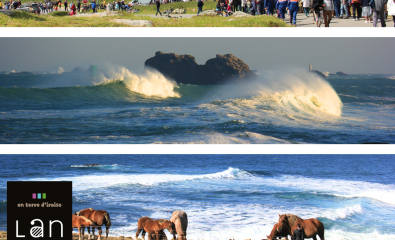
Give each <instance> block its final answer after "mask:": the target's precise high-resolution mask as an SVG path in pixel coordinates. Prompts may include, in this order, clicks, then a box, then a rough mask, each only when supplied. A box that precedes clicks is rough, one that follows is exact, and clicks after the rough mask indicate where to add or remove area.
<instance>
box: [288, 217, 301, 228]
mask: <svg viewBox="0 0 395 240" xmlns="http://www.w3.org/2000/svg"><path fill="white" fill-rule="evenodd" d="M285 217H286V218H287V219H288V222H289V223H290V226H295V225H296V224H298V221H299V219H301V218H300V217H298V216H297V215H293V214H285Z"/></svg>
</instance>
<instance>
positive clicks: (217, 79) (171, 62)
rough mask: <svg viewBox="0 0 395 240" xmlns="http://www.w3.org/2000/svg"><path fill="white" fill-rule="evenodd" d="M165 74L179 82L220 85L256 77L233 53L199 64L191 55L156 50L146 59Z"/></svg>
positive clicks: (147, 63) (242, 81) (147, 64)
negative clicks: (153, 54)
mask: <svg viewBox="0 0 395 240" xmlns="http://www.w3.org/2000/svg"><path fill="white" fill-rule="evenodd" d="M145 66H146V67H151V68H154V69H156V70H158V71H159V72H161V73H162V74H163V75H164V76H166V77H169V78H171V79H174V80H175V81H176V82H177V83H183V84H194V85H220V84H224V83H244V82H247V81H248V79H250V78H253V77H256V74H255V73H253V72H252V71H251V70H250V68H249V67H248V65H247V64H245V63H244V62H243V61H242V60H241V59H238V58H237V57H235V56H233V55H232V54H225V55H219V54H217V56H216V58H212V59H209V60H207V61H206V63H205V64H204V65H199V64H197V63H196V61H195V57H194V56H191V55H187V54H185V55H177V54H175V53H162V52H156V53H155V56H154V57H152V58H149V59H147V60H146V61H145Z"/></svg>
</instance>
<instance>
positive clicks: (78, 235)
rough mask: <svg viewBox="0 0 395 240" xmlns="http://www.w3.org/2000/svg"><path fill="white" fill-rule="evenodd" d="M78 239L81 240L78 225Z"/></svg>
mask: <svg viewBox="0 0 395 240" xmlns="http://www.w3.org/2000/svg"><path fill="white" fill-rule="evenodd" d="M78 240H81V227H78Z"/></svg>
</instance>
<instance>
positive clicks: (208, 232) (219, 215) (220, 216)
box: [113, 203, 394, 240]
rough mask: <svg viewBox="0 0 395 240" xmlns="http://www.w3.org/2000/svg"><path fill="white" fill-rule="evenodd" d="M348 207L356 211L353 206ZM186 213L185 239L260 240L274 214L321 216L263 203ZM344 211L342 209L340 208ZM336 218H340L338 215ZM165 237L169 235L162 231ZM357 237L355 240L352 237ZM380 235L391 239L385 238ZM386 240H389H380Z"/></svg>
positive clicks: (348, 235)
mask: <svg viewBox="0 0 395 240" xmlns="http://www.w3.org/2000/svg"><path fill="white" fill-rule="evenodd" d="M350 208H356V209H357V208H358V206H357V205H355V206H351V207H350ZM183 210H184V211H185V212H187V213H188V220H189V223H190V224H189V225H188V239H226V240H227V239H263V238H265V237H266V235H268V234H269V233H270V231H271V230H272V228H273V225H274V224H275V223H276V222H277V221H278V215H277V214H278V213H286V212H287V213H288V212H292V213H294V214H297V215H299V216H300V217H302V218H305V219H306V218H312V217H313V218H317V217H322V216H321V215H320V213H321V212H322V209H320V208H316V207H311V208H308V209H299V208H293V209H284V208H281V207H275V206H272V205H265V204H215V203H206V204H205V205H199V204H197V203H191V204H189V206H188V207H186V209H183ZM343 210H344V209H343ZM171 211H173V209H171V208H167V207H162V212H153V213H152V214H151V215H149V217H151V218H165V219H167V218H169V215H170V213H171ZM327 211H328V212H329V211H334V212H339V211H342V209H329V210H327ZM353 214H354V213H351V212H350V211H349V212H348V213H347V214H346V215H347V216H351V215H353ZM337 218H343V216H338V217H337ZM118 229H119V230H120V229H122V231H123V232H125V233H126V236H134V235H135V233H136V230H137V224H133V223H132V224H130V225H127V224H125V225H124V226H121V227H118ZM119 230H118V231H117V228H115V229H113V231H114V233H116V232H119ZM165 233H166V234H167V236H168V238H169V237H170V234H169V233H168V232H167V231H165ZM325 233H326V236H325V237H326V239H333V240H338V238H336V237H337V236H343V237H345V238H343V239H350V240H351V239H361V238H359V237H360V236H362V234H360V233H353V232H344V231H340V230H326V231H325ZM354 234H357V236H358V237H357V238H354V237H353V236H354ZM367 234H368V235H369V236H371V237H372V238H369V239H377V238H378V237H379V236H380V235H381V234H380V233H379V232H377V231H374V232H369V233H367ZM384 236H388V237H389V236H394V235H385V234H384ZM384 239H390V238H384Z"/></svg>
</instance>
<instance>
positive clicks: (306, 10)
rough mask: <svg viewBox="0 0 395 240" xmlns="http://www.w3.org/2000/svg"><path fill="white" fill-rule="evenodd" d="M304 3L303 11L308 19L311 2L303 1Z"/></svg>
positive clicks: (308, 0)
mask: <svg viewBox="0 0 395 240" xmlns="http://www.w3.org/2000/svg"><path fill="white" fill-rule="evenodd" d="M302 3H303V10H304V14H306V17H309V16H310V0H302Z"/></svg>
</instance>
